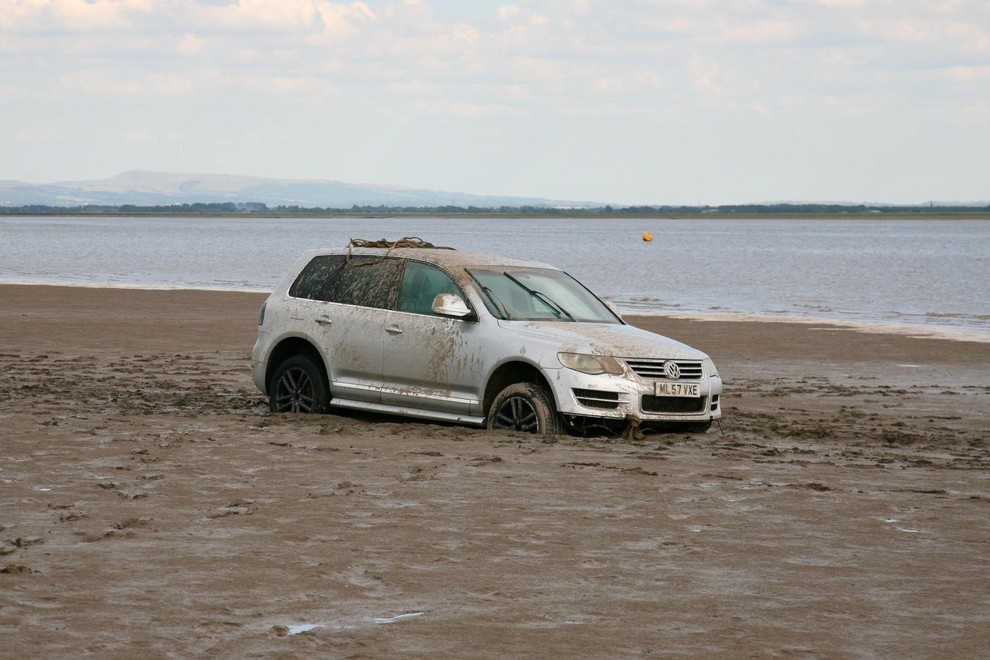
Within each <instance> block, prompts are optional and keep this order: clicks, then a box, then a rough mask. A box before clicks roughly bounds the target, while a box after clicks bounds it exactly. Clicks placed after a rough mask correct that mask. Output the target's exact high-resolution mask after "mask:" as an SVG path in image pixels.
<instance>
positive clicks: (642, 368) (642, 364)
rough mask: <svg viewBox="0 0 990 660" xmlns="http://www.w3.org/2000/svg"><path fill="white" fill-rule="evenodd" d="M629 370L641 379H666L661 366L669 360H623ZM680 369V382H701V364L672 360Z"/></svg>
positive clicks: (702, 371)
mask: <svg viewBox="0 0 990 660" xmlns="http://www.w3.org/2000/svg"><path fill="white" fill-rule="evenodd" d="M623 360H625V362H626V364H628V365H629V368H630V369H632V370H633V371H634V372H635V373H636V374H637V375H638V376H641V377H643V378H666V377H667V376H666V375H665V374H664V372H663V365H665V364H666V363H667V362H671V360H657V359H654V358H623ZM673 362H675V363H676V364H677V366H678V367H680V369H681V380H701V376H702V374H703V373H704V370H703V369H702V368H701V362H690V361H685V360H673Z"/></svg>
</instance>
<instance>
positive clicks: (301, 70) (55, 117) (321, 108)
mask: <svg viewBox="0 0 990 660" xmlns="http://www.w3.org/2000/svg"><path fill="white" fill-rule="evenodd" d="M0 126H3V130H2V131H0V179H7V180H18V181H24V182H30V183H50V182H57V181H73V180H91V179H101V178H105V177H110V176H113V175H116V174H119V173H121V172H124V171H127V170H157V171H166V172H189V173H213V174H235V175H250V176H262V177H275V178H283V179H329V180H336V181H344V182H348V183H373V184H394V185H399V186H408V187H415V188H428V189H433V190H443V191H456V192H467V193H477V194H493V195H519V196H535V197H543V198H548V199H557V200H573V201H593V202H601V203H611V204H692V205H694V204H713V205H714V204H734V203H758V202H779V201H796V202H871V203H896V204H924V203H928V202H930V201H936V202H974V201H987V200H990V3H988V2H987V0H733V1H731V2H729V1H717V0H532V1H529V0H517V1H514V2H513V1H510V0H506V1H495V0H476V1H468V0H461V1H457V0H366V1H364V2H330V1H325V0H271V1H268V0H0Z"/></svg>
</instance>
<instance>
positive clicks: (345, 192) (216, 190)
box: [0, 171, 601, 208]
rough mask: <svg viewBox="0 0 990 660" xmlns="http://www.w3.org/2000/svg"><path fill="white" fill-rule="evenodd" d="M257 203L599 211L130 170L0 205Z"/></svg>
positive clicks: (2, 188) (16, 191)
mask: <svg viewBox="0 0 990 660" xmlns="http://www.w3.org/2000/svg"><path fill="white" fill-rule="evenodd" d="M218 202H220V203H222V202H235V203H252V202H254V203H261V204H266V205H268V206H273V207H274V206H299V207H309V208H312V207H321V208H350V207H352V206H355V205H357V206H403V207H424V208H432V207H438V206H445V205H449V206H464V207H467V206H482V207H495V208H497V207H502V206H507V207H517V206H538V207H548V208H552V207H571V208H590V207H595V206H601V204H598V203H592V202H572V201H561V200H550V199H542V198H538V197H504V196H496V195H471V194H468V193H458V192H443V191H438V190H423V189H418V188H404V187H401V186H389V185H373V184H353V183H343V182H340V181H324V180H307V179H302V180H294V179H267V178H259V177H249V176H229V175H223V174H180V173H168V172H143V171H131V172H124V173H123V174H118V175H117V176H115V177H111V178H109V179H100V180H96V181H62V182H58V183H45V184H32V183H23V182H20V181H0V206H28V205H45V206H66V207H68V206H83V205H88V204H94V205H112V206H119V205H123V204H134V205H140V206H154V205H168V204H196V203H218Z"/></svg>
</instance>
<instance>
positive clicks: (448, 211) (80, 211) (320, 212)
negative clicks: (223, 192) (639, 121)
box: [0, 202, 990, 217]
mask: <svg viewBox="0 0 990 660" xmlns="http://www.w3.org/2000/svg"><path fill="white" fill-rule="evenodd" d="M988 213H990V205H983V206H980V205H973V206H967V205H936V204H927V205H910V206H908V205H905V206H893V205H892V206H888V205H878V206H872V205H866V204H735V205H723V206H666V205H660V206H654V205H645V206H611V205H608V206H600V207H587V208H585V207H581V208H574V207H549V206H493V207H485V206H456V205H443V206H430V207H425V206H388V205H375V206H371V205H357V204H355V205H354V206H351V207H350V208H334V207H326V208H321V207H303V206H296V205H290V206H284V205H276V206H268V205H267V204H263V203H260V202H202V203H201V202H197V203H193V204H159V205H137V204H120V205H107V204H85V205H80V206H49V205H46V204H27V205H23V206H0V214H2V215H123V216H126V215H190V216H197V215H217V216H233V215H258V216H283V215H284V216H353V215H362V216H367V215H374V216H388V215H404V216H408V215H449V216H484V215H493V216H506V215H511V216H516V217H518V216H561V217H583V216H603V217H617V216H695V215H697V216H702V215H705V216H707V215H716V216H768V215H771V216H772V215H866V214H881V215H958V214H988Z"/></svg>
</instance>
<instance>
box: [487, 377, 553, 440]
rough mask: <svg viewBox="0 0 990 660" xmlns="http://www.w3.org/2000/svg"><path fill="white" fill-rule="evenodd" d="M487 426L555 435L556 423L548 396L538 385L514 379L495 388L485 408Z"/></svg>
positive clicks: (493, 428) (551, 402)
mask: <svg viewBox="0 0 990 660" xmlns="http://www.w3.org/2000/svg"><path fill="white" fill-rule="evenodd" d="M488 428H489V429H491V430H496V429H508V430H512V431H522V432H523V433H535V434H537V435H557V434H558V433H559V432H560V425H559V421H558V417H557V411H556V410H554V406H553V401H552V400H551V399H550V396H549V395H548V394H547V393H546V391H544V389H543V388H542V387H540V386H539V385H534V384H532V383H515V384H514V385H509V386H508V387H506V388H505V389H504V390H502V391H501V392H499V394H498V396H496V397H495V401H493V402H492V407H491V408H490V409H489V411H488Z"/></svg>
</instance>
